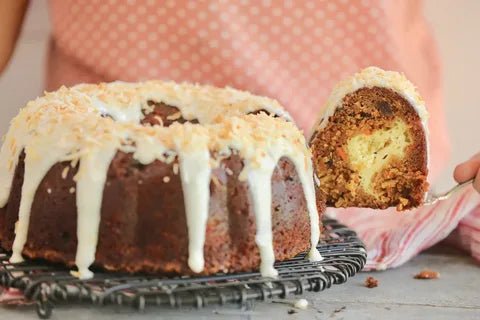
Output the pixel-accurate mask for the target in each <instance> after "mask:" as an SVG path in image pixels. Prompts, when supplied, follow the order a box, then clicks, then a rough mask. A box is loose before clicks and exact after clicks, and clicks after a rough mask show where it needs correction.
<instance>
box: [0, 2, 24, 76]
mask: <svg viewBox="0 0 480 320" xmlns="http://www.w3.org/2000/svg"><path fill="white" fill-rule="evenodd" d="M27 6H28V0H0V74H1V73H2V72H3V71H4V70H5V67H6V66H7V64H8V61H10V57H11V56H12V54H13V50H14V49H15V44H16V42H17V39H18V35H19V34H20V30H21V27H22V22H23V17H24V16H25V12H26V11H27Z"/></svg>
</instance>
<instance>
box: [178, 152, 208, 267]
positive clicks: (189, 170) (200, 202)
mask: <svg viewBox="0 0 480 320" xmlns="http://www.w3.org/2000/svg"><path fill="white" fill-rule="evenodd" d="M179 163H180V177H181V179H182V189H183V197H184V201H185V214H186V216H187V227H188V266H189V267H190V269H192V271H193V272H201V271H202V270H203V267H204V264H205V261H204V259H203V245H204V244H205V231H206V227H207V219H208V202H209V199H210V174H211V169H210V154H209V152H208V149H206V148H205V149H204V150H201V151H196V152H180V153H179Z"/></svg>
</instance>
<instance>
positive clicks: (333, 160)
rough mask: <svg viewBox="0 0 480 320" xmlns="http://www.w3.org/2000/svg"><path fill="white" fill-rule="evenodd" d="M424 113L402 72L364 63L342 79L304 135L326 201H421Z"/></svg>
mask: <svg viewBox="0 0 480 320" xmlns="http://www.w3.org/2000/svg"><path fill="white" fill-rule="evenodd" d="M427 117H428V114H427V111H426V109H425V105H424V102H423V100H422V98H421V97H420V95H419V94H418V92H417V91H416V89H415V87H414V86H413V84H412V83H411V82H409V81H408V80H407V79H406V78H405V76H404V75H402V74H400V73H397V72H392V71H384V70H382V69H379V68H376V67H369V68H366V69H364V70H363V71H361V72H360V73H357V74H355V75H354V76H353V77H351V78H349V79H347V80H345V81H343V82H341V83H340V84H339V85H338V86H337V87H336V88H335V89H334V90H333V92H332V94H331V96H330V97H329V99H328V101H327V104H326V106H325V109H324V114H323V115H322V117H321V118H320V119H319V121H318V123H317V125H316V126H315V128H314V132H313V135H312V137H311V140H310V145H311V148H312V152H313V158H314V162H315V167H316V175H317V177H318V179H319V188H320V191H321V192H322V193H323V194H324V195H326V198H327V205H329V206H334V207H369V208H377V209H385V208H388V207H397V209H398V210H406V209H410V208H413V207H417V206H420V205H421V204H422V202H423V200H424V198H425V194H426V191H427V188H428V183H427V173H428V145H427V135H428V132H427V130H428V129H427Z"/></svg>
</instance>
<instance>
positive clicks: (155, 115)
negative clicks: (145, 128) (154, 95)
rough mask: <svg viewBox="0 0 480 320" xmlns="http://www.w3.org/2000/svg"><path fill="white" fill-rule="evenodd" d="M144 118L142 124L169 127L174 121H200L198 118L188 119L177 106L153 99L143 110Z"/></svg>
mask: <svg viewBox="0 0 480 320" xmlns="http://www.w3.org/2000/svg"><path fill="white" fill-rule="evenodd" d="M142 112H143V115H144V118H143V119H142V121H140V123H141V124H142V125H151V126H155V125H157V126H158V125H159V126H164V127H168V126H170V125H171V124H172V123H175V122H179V123H185V122H191V123H198V120H196V119H193V120H186V119H185V118H184V117H183V116H182V112H181V111H180V109H178V108H177V107H173V106H169V105H167V104H165V103H157V102H153V101H149V102H148V107H147V108H144V109H143V110H142Z"/></svg>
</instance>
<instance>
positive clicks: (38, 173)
mask: <svg viewBox="0 0 480 320" xmlns="http://www.w3.org/2000/svg"><path fill="white" fill-rule="evenodd" d="M317 205H318V208H317ZM322 206H323V204H322V203H321V201H318V203H316V200H315V188H314V182H313V168H312V163H311V155H310V151H309V149H308V147H307V145H306V142H305V139H304V137H303V135H302V133H301V132H300V131H299V130H298V129H297V128H296V126H295V125H294V124H293V123H292V122H291V121H290V117H289V115H288V113H287V112H286V111H284V109H283V108H282V107H281V106H280V105H279V104H278V103H277V102H276V101H274V100H271V99H268V98H264V97H258V96H254V95H252V94H249V93H247V92H242V91H238V90H234V89H231V88H226V89H219V88H214V87H210V86H199V85H192V84H175V83H172V82H162V81H150V82H144V83H123V82H114V83H109V84H100V85H87V84H82V85H77V86H74V87H71V88H65V87H63V88H61V89H59V90H58V91H56V92H51V93H46V94H45V96H43V97H40V98H38V99H36V100H34V101H31V102H29V103H28V104H27V106H26V107H25V108H23V109H22V110H21V111H20V113H19V115H18V116H17V117H15V118H14V119H13V121H12V122H11V126H10V129H9V131H8V133H7V135H6V137H5V140H4V143H3V145H2V148H1V152H0V208H2V209H0V238H1V245H2V247H3V248H4V249H6V250H12V251H13V252H12V256H11V261H12V262H20V261H22V255H24V256H27V257H30V258H42V259H47V260H49V261H53V262H61V263H65V264H67V265H69V266H72V267H73V266H75V265H76V269H78V271H75V274H76V275H77V276H78V277H79V278H81V279H86V278H90V277H92V276H93V273H92V272H91V271H90V269H89V268H90V267H91V266H92V265H93V266H97V267H101V268H105V269H108V270H117V271H126V272H148V273H159V274H181V275H184V274H195V273H201V274H212V273H216V272H236V271H251V270H257V269H260V271H261V273H262V275H264V276H267V277H275V276H276V274H277V272H276V270H275V269H274V261H275V260H283V259H287V258H291V257H293V256H295V255H297V254H298V253H300V252H302V251H304V250H307V249H310V251H309V257H310V259H312V260H319V259H320V258H321V257H320V254H319V252H318V251H317V249H316V245H317V242H318V240H319V236H320V219H319V213H320V214H321V213H322V211H323V208H322Z"/></svg>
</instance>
